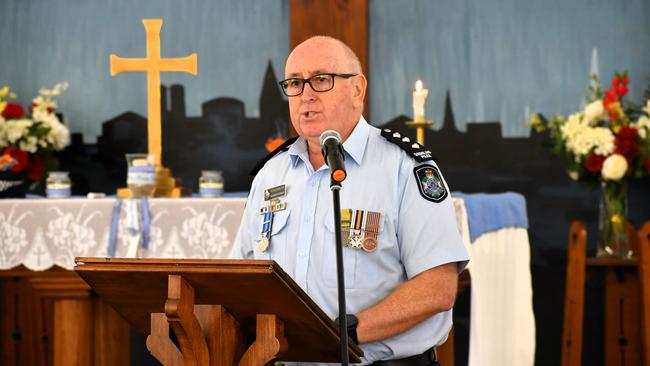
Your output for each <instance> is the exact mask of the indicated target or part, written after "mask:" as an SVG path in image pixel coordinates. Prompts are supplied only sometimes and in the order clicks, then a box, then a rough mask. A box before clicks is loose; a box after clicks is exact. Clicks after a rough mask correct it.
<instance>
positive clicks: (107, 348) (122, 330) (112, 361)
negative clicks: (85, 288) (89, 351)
mask: <svg viewBox="0 0 650 366" xmlns="http://www.w3.org/2000/svg"><path fill="white" fill-rule="evenodd" d="M93 306H94V314H93V317H94V328H95V329H94V331H93V336H94V342H95V345H94V350H95V352H94V353H95V363H94V364H93V365H95V366H113V365H128V363H129V359H130V357H129V356H130V354H131V339H130V332H131V328H130V327H129V323H128V322H127V321H126V320H124V318H122V316H121V315H120V314H118V313H117V312H116V311H115V310H114V309H113V308H112V307H110V306H108V305H106V304H105V303H104V302H103V301H101V300H100V299H94V301H93Z"/></svg>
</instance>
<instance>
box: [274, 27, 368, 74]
mask: <svg viewBox="0 0 650 366" xmlns="http://www.w3.org/2000/svg"><path fill="white" fill-rule="evenodd" d="M313 46H315V47H317V48H326V49H330V50H331V51H332V52H333V53H334V54H335V56H336V58H338V60H337V61H338V63H340V65H339V66H341V67H343V68H344V71H345V72H348V73H352V74H361V73H362V72H363V70H362V69H361V62H360V61H359V57H357V54H356V53H354V51H352V49H351V48H350V47H349V46H348V45H347V44H345V43H343V42H342V41H340V40H338V39H336V38H334V37H330V36H313V37H311V38H309V39H307V40H305V41H303V42H302V43H300V44H299V45H298V46H296V48H294V49H293V51H292V52H291V54H290V55H289V57H288V58H287V63H289V61H290V60H291V58H292V56H294V57H295V56H296V55H297V54H299V53H301V51H303V50H304V49H305V48H311V47H313ZM342 71H343V70H341V71H340V72H342Z"/></svg>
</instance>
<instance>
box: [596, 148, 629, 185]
mask: <svg viewBox="0 0 650 366" xmlns="http://www.w3.org/2000/svg"><path fill="white" fill-rule="evenodd" d="M626 172H627V160H626V159H625V157H624V156H623V155H621V154H612V155H610V156H609V157H607V159H605V161H604V162H603V170H602V172H601V173H602V175H603V178H605V179H607V180H619V179H621V178H623V176H625V173H626Z"/></svg>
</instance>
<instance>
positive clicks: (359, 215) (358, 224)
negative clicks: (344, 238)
mask: <svg viewBox="0 0 650 366" xmlns="http://www.w3.org/2000/svg"><path fill="white" fill-rule="evenodd" d="M364 214H365V211H363V210H354V211H353V215H352V221H351V226H350V238H349V239H348V244H349V246H350V247H352V248H355V249H359V248H361V246H362V245H363V239H364V232H363V230H362V226H363V225H362V224H363V216H364Z"/></svg>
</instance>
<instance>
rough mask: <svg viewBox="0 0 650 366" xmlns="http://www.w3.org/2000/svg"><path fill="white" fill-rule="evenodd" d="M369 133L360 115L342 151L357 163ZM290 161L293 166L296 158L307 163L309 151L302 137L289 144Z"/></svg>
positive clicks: (360, 160)
mask: <svg viewBox="0 0 650 366" xmlns="http://www.w3.org/2000/svg"><path fill="white" fill-rule="evenodd" d="M369 134H370V125H368V122H366V119H365V118H363V116H361V119H359V122H358V123H357V125H356V126H355V127H354V129H353V130H352V133H351V134H350V136H348V139H347V140H345V142H344V143H343V151H345V152H346V153H347V154H348V155H349V156H350V157H351V158H352V160H354V162H355V163H357V165H361V163H362V162H363V155H364V153H365V152H366V145H367V144H368V136H369ZM288 153H289V156H290V157H291V162H292V163H293V166H294V167H295V166H296V164H297V163H298V160H302V161H303V162H304V163H305V164H308V163H309V152H308V151H307V142H306V141H305V139H304V138H302V137H298V139H297V140H296V142H294V143H293V144H291V146H290V147H289V150H288Z"/></svg>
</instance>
